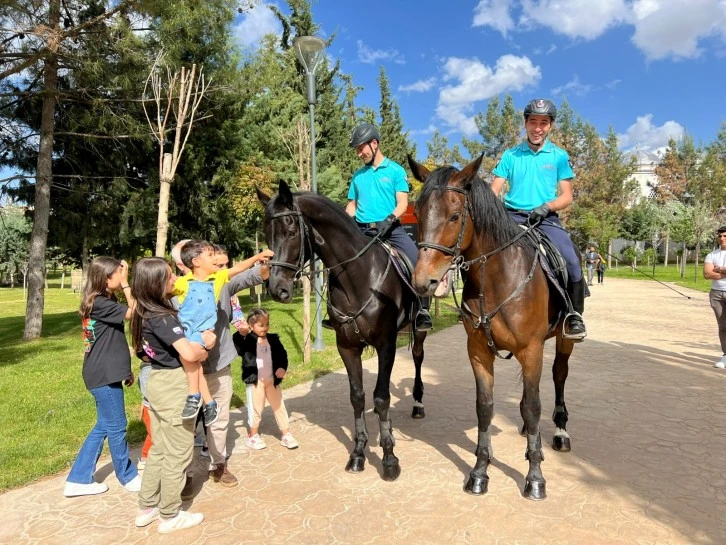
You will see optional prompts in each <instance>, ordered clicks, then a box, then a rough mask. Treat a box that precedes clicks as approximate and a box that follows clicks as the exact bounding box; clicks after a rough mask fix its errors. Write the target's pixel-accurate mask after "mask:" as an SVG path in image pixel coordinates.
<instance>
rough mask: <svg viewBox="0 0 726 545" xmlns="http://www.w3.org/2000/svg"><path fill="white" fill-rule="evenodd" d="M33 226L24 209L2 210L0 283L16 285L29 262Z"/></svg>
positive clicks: (0, 216) (0, 221)
mask: <svg viewBox="0 0 726 545" xmlns="http://www.w3.org/2000/svg"><path fill="white" fill-rule="evenodd" d="M31 230H32V225H31V223H30V220H29V219H28V218H26V217H25V215H24V213H23V210H22V209H19V208H18V209H16V208H12V207H11V208H5V209H2V210H0V282H2V283H8V284H10V287H13V286H14V285H15V279H16V277H17V275H18V273H20V272H21V271H22V270H23V267H24V266H25V265H27V262H28V243H29V242H30V232H31Z"/></svg>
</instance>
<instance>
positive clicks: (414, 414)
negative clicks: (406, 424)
mask: <svg viewBox="0 0 726 545" xmlns="http://www.w3.org/2000/svg"><path fill="white" fill-rule="evenodd" d="M425 417H426V413H425V412H424V408H423V407H414V408H413V410H412V411H411V418H415V419H417V420H418V419H420V418H425Z"/></svg>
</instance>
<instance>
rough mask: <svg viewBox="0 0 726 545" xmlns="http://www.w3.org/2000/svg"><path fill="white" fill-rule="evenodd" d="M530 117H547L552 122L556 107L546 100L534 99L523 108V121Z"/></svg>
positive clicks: (555, 114)
mask: <svg viewBox="0 0 726 545" xmlns="http://www.w3.org/2000/svg"><path fill="white" fill-rule="evenodd" d="M530 115H548V116H550V119H552V121H554V120H555V118H556V117H557V106H555V104H554V102H552V101H551V100H548V99H546V98H535V99H534V100H530V102H529V104H527V105H526V106H525V107H524V119H525V121H526V120H527V118H528V117H529V116H530Z"/></svg>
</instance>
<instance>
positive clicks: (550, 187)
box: [491, 99, 587, 341]
mask: <svg viewBox="0 0 726 545" xmlns="http://www.w3.org/2000/svg"><path fill="white" fill-rule="evenodd" d="M556 118H557V108H556V107H555V105H554V103H553V102H552V101H551V100H547V99H535V100H532V101H530V102H529V104H527V106H525V108H524V129H525V131H526V133H527V138H526V140H525V141H523V142H522V143H520V144H517V145H516V146H514V147H513V148H510V149H508V150H506V151H505V152H504V154H503V155H502V158H501V159H500V160H499V164H497V166H496V167H495V168H494V170H493V172H492V173H493V174H494V181H493V182H492V185H491V188H492V190H493V191H494V193H495V194H496V195H499V193H500V192H501V190H502V187H503V186H504V182H505V181H507V182H509V191H508V192H507V194H506V195H505V197H504V206H505V207H506V208H507V210H508V211H509V213H510V215H511V216H512V218H513V219H514V221H516V222H517V223H520V224H524V223H527V224H529V225H537V226H538V228H539V229H540V230H541V231H543V232H544V233H545V234H546V235H547V237H548V238H549V239H550V240H551V241H552V242H553V243H554V244H555V245H556V246H557V247H558V248H559V250H560V252H561V253H562V256H563V257H564V258H565V261H567V272H568V275H569V279H568V282H567V293H568V295H569V297H570V301H571V305H570V307H571V308H570V312H569V314H568V318H567V324H566V327H565V337H567V338H570V339H572V340H575V341H581V340H583V339H584V338H585V337H586V336H587V331H586V329H585V322H584V321H583V320H582V312H583V310H584V307H585V284H584V280H583V278H582V268H581V266H580V256H579V254H578V252H577V251H576V249H575V246H574V244H573V243H572V240H571V239H570V236H569V235H568V234H567V232H566V231H565V230H564V228H563V227H562V225H561V224H560V220H559V216H558V215H557V211H558V210H562V209H564V208H567V207H568V206H570V204H572V180H573V178H574V177H575V174H574V173H573V172H572V167H571V165H570V159H569V156H568V155H567V152H566V151H565V150H563V149H562V148H559V147H557V146H555V145H554V144H553V143H552V142H550V141H549V140H548V139H547V136H548V135H549V132H550V130H552V127H553V126H554V123H555V119H556Z"/></svg>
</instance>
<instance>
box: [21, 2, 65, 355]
mask: <svg viewBox="0 0 726 545" xmlns="http://www.w3.org/2000/svg"><path fill="white" fill-rule="evenodd" d="M59 21H60V0H51V1H50V6H49V20H48V23H49V27H50V30H51V32H57V31H58V23H59ZM57 47H58V44H57V43H55V41H54V40H53V39H52V38H49V48H50V50H51V53H50V54H49V55H48V56H47V57H46V59H45V63H44V66H43V105H42V113H41V121H40V145H39V147H38V166H37V170H36V178H35V202H34V211H33V232H32V235H31V237H30V251H29V254H28V269H29V270H28V272H29V278H28V302H27V304H26V307H25V331H24V333H23V339H25V340H26V341H29V340H32V339H37V338H38V337H40V331H41V329H42V327H43V306H44V302H45V290H44V281H45V278H44V276H45V275H44V272H45V248H46V245H47V243H48V219H49V216H50V184H51V181H52V177H53V131H54V129H55V119H54V118H55V101H56V88H57V84H58V58H57V57H56V54H55V53H56V50H57Z"/></svg>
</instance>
